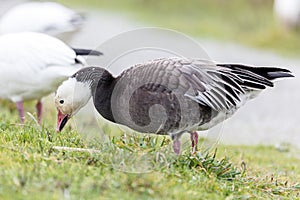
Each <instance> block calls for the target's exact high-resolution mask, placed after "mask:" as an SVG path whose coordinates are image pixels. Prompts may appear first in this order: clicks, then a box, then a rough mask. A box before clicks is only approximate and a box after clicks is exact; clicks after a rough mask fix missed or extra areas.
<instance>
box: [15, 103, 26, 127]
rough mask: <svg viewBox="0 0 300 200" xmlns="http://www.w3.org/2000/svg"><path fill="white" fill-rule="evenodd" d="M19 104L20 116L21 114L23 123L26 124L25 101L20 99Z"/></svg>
mask: <svg viewBox="0 0 300 200" xmlns="http://www.w3.org/2000/svg"><path fill="white" fill-rule="evenodd" d="M16 105H17V109H18V111H19V116H20V120H21V123H22V124H24V120H25V116H24V102H23V101H19V102H17V103H16Z"/></svg>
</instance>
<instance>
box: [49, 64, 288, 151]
mask: <svg viewBox="0 0 300 200" xmlns="http://www.w3.org/2000/svg"><path fill="white" fill-rule="evenodd" d="M291 76H292V75H291V73H290V71H288V70H286V69H281V68H267V67H249V66H244V65H230V64H219V65H216V64H214V63H212V62H210V61H204V60H188V59H182V58H164V59H157V60H153V61H150V62H147V63H144V64H138V65H135V66H133V67H131V68H130V69H128V70H126V71H124V72H123V73H122V74H121V75H119V76H118V77H113V76H112V75H111V74H110V73H109V72H108V71H107V70H105V69H103V68H98V67H88V68H84V69H81V70H79V71H78V72H77V73H75V74H74V75H73V76H72V77H70V79H69V80H67V81H66V82H64V83H63V84H62V85H61V86H60V87H59V89H58V91H57V94H56V97H55V101H56V105H57V108H58V110H59V119H58V130H59V131H60V130H61V129H62V128H63V127H64V125H65V124H66V122H67V120H68V119H69V118H70V117H71V116H73V115H74V114H75V113H76V112H77V111H78V110H79V109H80V108H81V107H82V106H84V105H85V103H75V105H77V106H78V107H77V108H75V107H76V106H74V104H73V105H72V106H71V107H72V108H69V109H67V108H68V107H70V105H71V103H70V105H68V103H69V102H66V101H65V99H68V97H67V96H68V95H70V94H68V91H67V88H68V87H70V85H72V84H74V83H78V84H81V85H82V88H80V87H79V88H80V90H82V89H83V88H86V90H88V91H89V93H90V95H87V96H88V97H86V100H83V101H82V102H87V99H88V98H89V96H92V98H93V101H94V105H95V107H96V109H97V111H98V112H99V113H100V114H101V115H102V116H103V117H104V118H106V119H107V120H109V121H112V122H115V123H118V124H122V125H126V126H128V127H130V128H131V129H133V130H136V131H138V132H142V133H154V134H168V135H170V136H171V137H172V139H173V148H174V151H175V152H176V153H179V152H180V141H179V138H180V136H181V135H182V133H184V132H189V133H191V139H192V144H193V147H194V149H195V146H196V144H197V142H198V137H197V133H196V132H195V131H198V130H205V129H209V128H211V127H212V126H214V125H216V124H218V123H219V122H221V121H224V120H225V119H227V118H228V117H230V116H231V115H232V114H233V113H234V112H235V111H236V110H237V109H238V108H239V107H241V106H242V105H243V104H244V103H245V102H246V101H248V100H249V99H251V98H253V97H255V96H256V94H257V93H258V92H259V91H261V90H263V89H265V88H266V87H273V82H272V80H274V79H276V78H281V77H291ZM71 83H72V84H71ZM72 95H73V96H74V98H75V99H80V97H77V96H78V95H79V94H77V92H76V90H75V92H74V94H72ZM61 100H63V102H64V103H63V104H61V103H59V101H61Z"/></svg>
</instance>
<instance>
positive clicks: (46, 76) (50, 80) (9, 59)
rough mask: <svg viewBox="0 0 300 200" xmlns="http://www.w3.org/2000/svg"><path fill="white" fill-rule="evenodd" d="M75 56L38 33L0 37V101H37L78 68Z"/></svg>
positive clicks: (59, 43) (61, 43) (73, 52)
mask: <svg viewBox="0 0 300 200" xmlns="http://www.w3.org/2000/svg"><path fill="white" fill-rule="evenodd" d="M75 59H76V53H75V51H74V50H73V49H71V48H70V47H68V46H67V45H66V44H64V43H63V42H61V41H60V40H58V39H56V38H53V37H51V36H48V35H44V34H40V33H30V32H28V33H14V34H7V35H2V36H0V88H1V90H0V98H3V99H9V100H11V101H13V102H18V101H23V100H33V99H40V98H42V97H43V96H45V95H48V94H49V93H51V92H53V91H55V89H56V88H57V86H58V85H59V84H60V83H61V82H62V81H63V80H65V79H66V78H67V77H68V76H70V75H72V74H73V73H74V72H75V71H76V70H78V69H79V68H80V67H81V64H77V63H76V61H75Z"/></svg>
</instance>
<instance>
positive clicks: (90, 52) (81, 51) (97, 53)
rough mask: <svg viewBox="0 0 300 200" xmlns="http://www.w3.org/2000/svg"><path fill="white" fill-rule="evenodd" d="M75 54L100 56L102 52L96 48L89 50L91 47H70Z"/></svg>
mask: <svg viewBox="0 0 300 200" xmlns="http://www.w3.org/2000/svg"><path fill="white" fill-rule="evenodd" d="M72 49H73V50H74V51H75V53H76V55H77V56H101V55H103V53H102V52H100V51H97V50H91V49H76V48H72Z"/></svg>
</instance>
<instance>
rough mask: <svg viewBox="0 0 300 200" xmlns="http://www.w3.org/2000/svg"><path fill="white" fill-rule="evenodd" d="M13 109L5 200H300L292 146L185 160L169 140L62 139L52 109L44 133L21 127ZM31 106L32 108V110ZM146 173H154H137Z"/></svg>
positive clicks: (5, 127)
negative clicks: (72, 149) (60, 147)
mask: <svg viewBox="0 0 300 200" xmlns="http://www.w3.org/2000/svg"><path fill="white" fill-rule="evenodd" d="M2 105H3V102H2ZM9 105H11V104H9ZM9 105H5V107H3V108H0V111H1V114H0V177H1V178H0V199H63V198H65V199H107V198H109V199H163V198H164V199H186V198H189V199H297V198H299V196H300V183H299V180H300V161H299V150H296V149H293V148H292V147H290V148H289V149H288V150H287V151H283V152H281V151H278V150H277V149H276V148H274V147H272V146H225V145H219V146H218V149H217V150H212V151H211V152H209V153H202V154H200V153H199V152H198V153H197V154H194V155H192V154H190V149H186V150H185V151H184V152H183V155H181V156H178V157H177V156H175V155H174V154H172V153H171V152H170V151H171V149H170V148H169V146H170V139H169V138H168V137H161V136H160V137H155V136H145V135H140V134H134V135H129V134H125V133H121V134H116V135H114V136H110V137H109V142H108V143H103V142H99V140H96V139H92V138H87V137H85V135H81V134H80V133H78V132H76V131H74V130H71V128H70V127H69V128H67V129H66V130H65V131H63V132H62V133H56V132H55V119H54V117H53V116H55V111H54V110H51V109H50V110H49V109H47V107H46V111H47V112H46V113H45V119H44V122H45V123H44V125H43V127H39V126H38V125H36V123H35V122H34V120H32V119H30V118H29V117H28V116H27V120H26V124H25V125H24V126H20V125H19V124H18V117H17V113H16V111H14V110H13V111H12V112H10V111H9V109H8V107H9ZM12 107H13V106H12ZM31 107H32V104H28V105H27V108H29V110H30V111H31V109H32V108H31ZM105 129H109V127H106V128H105ZM109 131H112V132H113V131H114V130H113V129H111V130H109ZM55 146H66V147H76V148H90V149H97V150H100V153H99V152H94V153H88V152H72V151H67V150H64V151H62V150H56V149H55ZM133 155H134V156H133ZM143 155H147V158H146V160H145V159H143V158H144V157H143ZM144 163H146V165H145V164H144ZM124 171H128V172H124ZM139 171H140V172H142V171H144V172H145V171H146V172H147V173H134V172H139Z"/></svg>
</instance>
